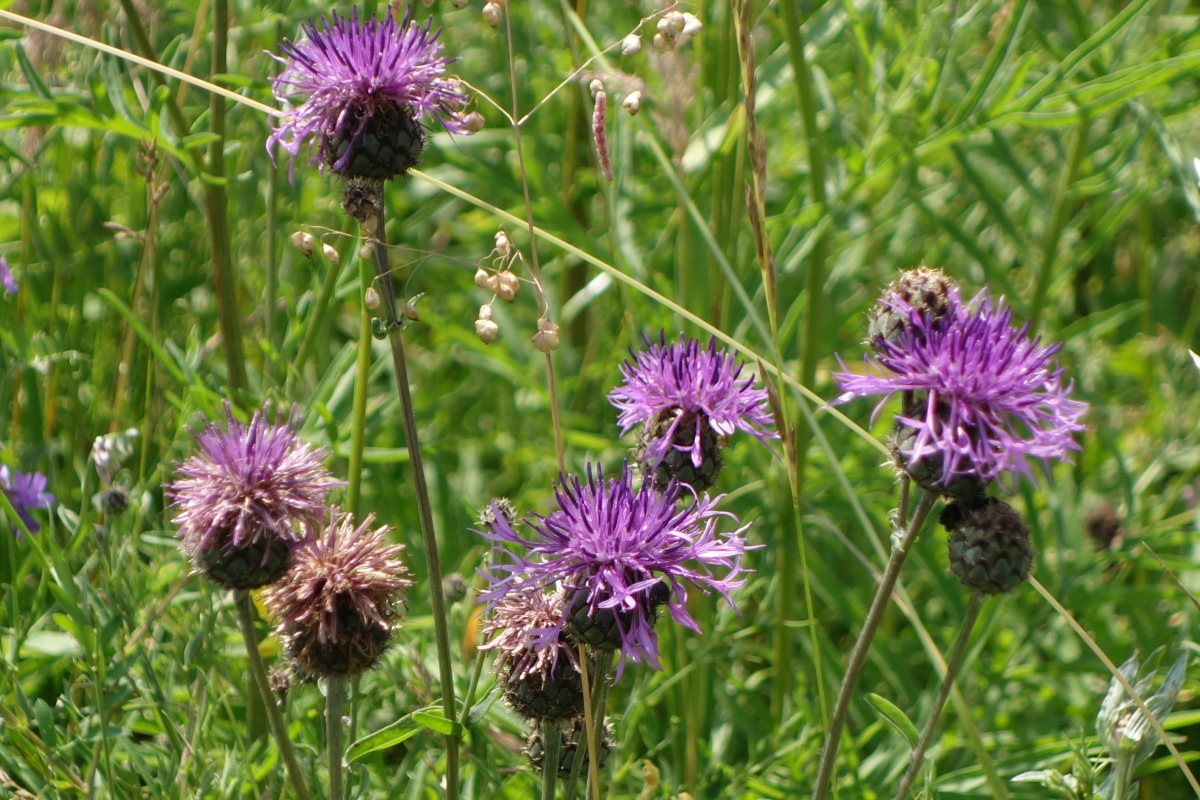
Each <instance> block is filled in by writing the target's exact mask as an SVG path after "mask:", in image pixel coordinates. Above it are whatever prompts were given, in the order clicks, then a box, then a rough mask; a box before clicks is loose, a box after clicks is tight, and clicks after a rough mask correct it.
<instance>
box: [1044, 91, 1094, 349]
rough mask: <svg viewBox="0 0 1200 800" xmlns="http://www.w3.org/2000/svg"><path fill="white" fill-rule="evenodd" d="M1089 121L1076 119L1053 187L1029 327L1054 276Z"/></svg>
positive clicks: (1085, 118)
mask: <svg viewBox="0 0 1200 800" xmlns="http://www.w3.org/2000/svg"><path fill="white" fill-rule="evenodd" d="M1091 125H1092V121H1091V119H1090V118H1088V116H1087V115H1086V114H1085V115H1084V116H1083V117H1082V118H1081V119H1080V120H1079V129H1078V131H1077V132H1076V134H1075V142H1074V144H1073V145H1072V147H1071V155H1070V157H1069V158H1068V159H1067V163H1066V164H1064V165H1063V170H1062V173H1061V174H1060V175H1059V179H1058V186H1057V187H1056V188H1055V190H1054V201H1053V204H1052V205H1051V207H1050V224H1049V225H1048V226H1047V228H1046V239H1045V241H1043V242H1042V263H1041V266H1040V267H1039V269H1038V274H1037V283H1036V284H1034V289H1033V304H1032V305H1031V306H1030V311H1029V328H1030V330H1037V329H1038V322H1039V321H1040V320H1041V316H1042V309H1043V308H1044V307H1045V305H1046V293H1047V292H1048V291H1049V289H1050V279H1051V278H1052V277H1053V274H1052V273H1053V271H1054V261H1055V256H1056V255H1057V253H1058V240H1059V239H1060V238H1061V237H1062V232H1063V226H1064V225H1065V223H1066V217H1067V199H1068V196H1069V195H1070V193H1071V185H1072V184H1073V183H1075V179H1076V178H1078V177H1079V168H1080V166H1081V165H1082V164H1083V156H1084V149H1085V148H1086V147H1087V139H1088V131H1089V130H1090V129H1091Z"/></svg>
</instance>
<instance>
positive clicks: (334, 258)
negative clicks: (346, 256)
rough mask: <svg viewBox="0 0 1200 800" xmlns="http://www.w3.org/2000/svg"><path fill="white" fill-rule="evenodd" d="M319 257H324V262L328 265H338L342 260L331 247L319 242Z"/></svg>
mask: <svg viewBox="0 0 1200 800" xmlns="http://www.w3.org/2000/svg"><path fill="white" fill-rule="evenodd" d="M321 255H323V256H325V260H326V261H328V262H329V263H330V264H338V263H340V262H341V260H342V257H341V256H340V255H338V251H337V250H335V249H334V247H333V245H331V244H326V243H325V242H321Z"/></svg>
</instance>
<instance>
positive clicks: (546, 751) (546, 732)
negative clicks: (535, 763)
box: [542, 719, 562, 800]
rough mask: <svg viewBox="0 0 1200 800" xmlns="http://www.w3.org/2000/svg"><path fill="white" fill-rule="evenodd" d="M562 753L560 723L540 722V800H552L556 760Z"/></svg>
mask: <svg viewBox="0 0 1200 800" xmlns="http://www.w3.org/2000/svg"><path fill="white" fill-rule="evenodd" d="M561 753H562V722H561V721H560V720H556V719H547V720H543V721H542V800H554V792H555V791H556V790H557V789H558V759H559V756H560V754H561Z"/></svg>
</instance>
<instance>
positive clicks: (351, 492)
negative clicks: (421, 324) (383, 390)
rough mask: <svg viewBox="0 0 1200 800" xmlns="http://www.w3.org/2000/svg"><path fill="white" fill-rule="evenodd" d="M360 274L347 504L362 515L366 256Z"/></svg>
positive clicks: (368, 338) (367, 377) (367, 375)
mask: <svg viewBox="0 0 1200 800" xmlns="http://www.w3.org/2000/svg"><path fill="white" fill-rule="evenodd" d="M358 277H359V281H360V282H361V284H362V290H363V299H362V303H363V305H362V308H361V310H360V311H359V314H358V363H357V365H356V366H355V372H354V412H353V416H352V418H351V423H350V475H349V480H350V486H349V487H348V489H347V491H346V507H347V508H348V509H349V510H350V513H351V514H354V515H355V516H358V508H359V500H360V499H361V497H362V472H363V448H364V446H365V444H366V433H367V389H368V388H369V386H370V383H371V342H372V340H373V339H374V337H373V336H372V334H371V314H370V312H369V311H368V310H367V306H366V291H367V290H368V289H370V288H371V267H370V265H369V264H368V263H367V262H366V260H364V259H359V261H358Z"/></svg>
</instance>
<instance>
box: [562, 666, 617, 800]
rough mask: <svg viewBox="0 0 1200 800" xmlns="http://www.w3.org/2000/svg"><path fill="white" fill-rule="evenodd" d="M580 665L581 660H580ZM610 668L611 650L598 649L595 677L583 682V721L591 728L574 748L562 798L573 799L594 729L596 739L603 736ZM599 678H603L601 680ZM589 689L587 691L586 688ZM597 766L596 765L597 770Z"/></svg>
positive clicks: (589, 751)
mask: <svg viewBox="0 0 1200 800" xmlns="http://www.w3.org/2000/svg"><path fill="white" fill-rule="evenodd" d="M585 655H586V654H585V653H584V652H583V648H582V647H581V648H580V657H581V658H583V657H585ZM580 664H581V666H582V664H583V662H582V661H581V662H580ZM611 668H612V651H610V650H600V651H599V652H597V653H596V679H595V680H593V681H592V682H591V685H590V686H588V685H587V683H586V682H585V684H584V691H585V692H587V694H585V695H584V703H583V705H584V709H583V712H584V722H585V723H586V727H587V728H590V729H591V730H585V734H586V735H585V736H584V737H582V739H581V740H580V742H579V746H578V747H577V748H576V749H575V760H574V761H572V762H571V775H570V777H569V778H567V786H566V788H565V789H564V790H563V800H575V791H576V789H577V788H578V786H579V777H580V775H582V774H583V762H584V761H585V760H588V759H589V758H590V755H589V754H590V753H591V752H592V748H591V747H590V746H589V744H588V742H589V740H590V739H591V738H592V735H593V732H594V731H595V729H597V728H599V734H598V736H597V741H599V738H600V737H603V736H604V706H605V705H606V704H607V702H608V671H609V669H611ZM600 678H604V680H601V679H600ZM589 689H590V690H591V691H588V690H589ZM592 709H597V710H598V712H599V721H598V722H597V721H596V715H595V713H593V711H592ZM598 770H599V767H598V765H597V771H598Z"/></svg>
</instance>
